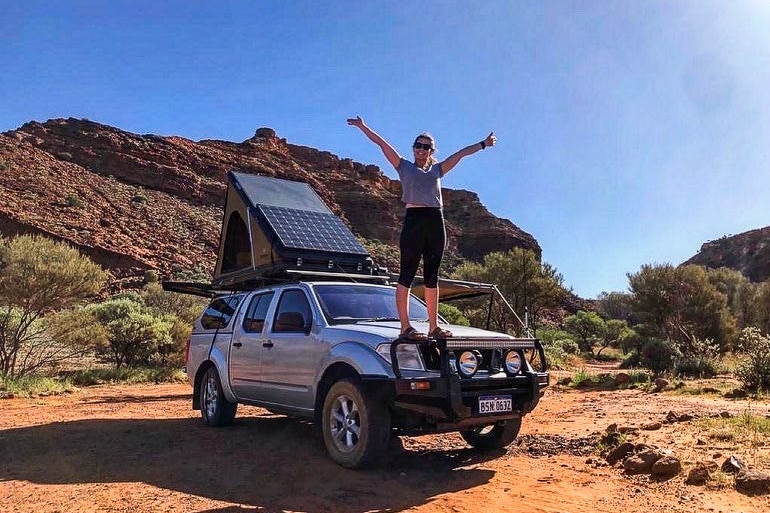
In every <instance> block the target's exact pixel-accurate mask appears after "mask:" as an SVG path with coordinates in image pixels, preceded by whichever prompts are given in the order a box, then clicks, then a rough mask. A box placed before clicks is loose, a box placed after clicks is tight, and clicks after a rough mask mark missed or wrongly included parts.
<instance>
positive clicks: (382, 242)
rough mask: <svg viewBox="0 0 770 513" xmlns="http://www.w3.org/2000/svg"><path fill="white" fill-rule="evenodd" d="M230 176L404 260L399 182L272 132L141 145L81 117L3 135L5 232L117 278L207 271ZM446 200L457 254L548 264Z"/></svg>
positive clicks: (524, 238) (501, 222)
mask: <svg viewBox="0 0 770 513" xmlns="http://www.w3.org/2000/svg"><path fill="white" fill-rule="evenodd" d="M233 169H239V170H243V171H247V172H252V173H260V174H264V175H268V176H275V177H278V178H285V179H289V180H300V181H304V182H307V183H308V184H310V185H311V186H312V187H313V189H314V190H315V191H316V192H317V193H318V194H319V196H321V198H322V199H323V200H324V201H325V202H326V203H327V205H329V207H330V208H331V209H332V210H333V211H334V212H335V213H336V214H338V215H340V216H341V217H342V218H343V219H344V220H345V221H346V222H347V223H348V224H349V225H350V226H351V228H352V230H353V232H354V233H356V234H357V235H359V236H360V237H362V238H365V239H368V240H370V241H379V243H378V248H379V251H378V253H379V255H380V258H381V259H383V260H386V262H385V263H386V264H387V265H389V266H390V267H391V268H392V267H393V264H394V262H397V258H393V257H394V256H395V257H397V254H398V250H397V246H398V235H399V227H400V221H401V218H402V216H403V206H402V204H401V201H400V196H401V189H400V184H399V182H397V181H394V180H391V179H389V178H388V177H387V176H385V175H384V174H383V173H382V172H381V171H380V170H379V168H378V167H377V166H373V165H364V164H360V163H358V162H354V161H352V160H350V159H344V158H342V159H341V158H339V157H337V156H336V155H334V154H332V153H329V152H326V151H320V150H317V149H314V148H309V147H305V146H299V145H294V144H289V143H287V142H286V140H285V139H282V138H279V137H278V135H277V134H276V133H275V131H274V130H273V129H271V128H266V127H263V128H259V129H257V131H256V133H255V134H254V136H253V137H251V138H249V139H247V140H245V141H243V142H240V143H237V142H229V141H219V140H202V141H198V142H195V141H191V140H188V139H185V138H182V137H176V136H168V137H164V136H158V135H153V134H145V135H138V134H133V133H129V132H125V131H123V130H119V129H117V128H114V127H110V126H107V125H103V124H100V123H95V122H93V121H89V120H85V119H74V118H69V119H52V120H49V121H47V122H45V123H39V122H35V121H32V122H29V123H26V124H24V125H23V126H21V127H19V128H18V129H16V130H12V131H9V132H5V133H2V134H0V234H3V235H12V234H16V233H44V234H46V235H49V236H51V237H54V238H56V239H59V240H64V241H67V242H69V243H71V244H73V245H75V246H76V247H78V248H79V249H80V250H81V251H83V252H84V253H86V254H88V255H89V256H91V257H92V258H94V260H96V261H97V262H99V263H100V264H102V265H103V266H105V267H107V268H109V269H110V270H111V271H112V272H113V274H115V275H116V276H136V275H139V274H143V273H144V272H145V271H146V270H147V269H158V270H159V271H161V273H162V274H164V275H168V274H170V273H172V272H173V271H176V270H192V271H196V272H202V273H210V272H211V271H212V270H213V267H214V262H215V259H216V249H217V246H218V244H219V235H220V225H221V220H222V205H223V203H224V195H225V191H226V174H227V171H229V170H233ZM444 199H445V215H446V218H447V234H448V250H449V251H450V253H451V254H454V255H456V256H460V257H463V258H469V259H474V260H479V259H481V258H483V256H484V255H486V254H487V253H489V252H491V251H505V250H508V249H511V248H514V247H521V248H526V249H529V250H532V251H534V252H535V253H536V254H538V255H540V246H539V245H538V243H537V241H536V240H535V238H534V237H532V236H531V235H530V234H528V233H526V232H524V231H523V230H521V229H520V228H518V227H517V226H516V225H514V224H513V223H512V222H510V221H508V220H506V219H500V218H498V217H495V216H494V215H492V214H491V213H490V212H489V211H488V210H487V209H486V208H485V207H484V206H483V205H482V204H481V201H480V199H479V197H478V195H476V194H474V193H472V192H468V191H462V190H459V191H458V190H451V189H445V190H444ZM388 248H390V249H388Z"/></svg>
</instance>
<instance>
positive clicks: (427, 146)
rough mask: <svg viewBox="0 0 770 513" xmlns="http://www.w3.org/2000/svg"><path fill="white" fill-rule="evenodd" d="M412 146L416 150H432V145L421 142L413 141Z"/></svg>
mask: <svg viewBox="0 0 770 513" xmlns="http://www.w3.org/2000/svg"><path fill="white" fill-rule="evenodd" d="M412 148H415V149H417V150H432V149H433V146H432V145H431V144H423V143H418V142H416V143H414V145H413V146H412Z"/></svg>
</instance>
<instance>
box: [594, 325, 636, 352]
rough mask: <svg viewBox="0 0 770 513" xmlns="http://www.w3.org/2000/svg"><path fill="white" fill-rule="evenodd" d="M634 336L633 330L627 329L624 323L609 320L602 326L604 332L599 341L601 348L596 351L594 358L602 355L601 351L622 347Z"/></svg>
mask: <svg viewBox="0 0 770 513" xmlns="http://www.w3.org/2000/svg"><path fill="white" fill-rule="evenodd" d="M634 334H635V333H634V330H632V329H631V328H629V327H628V324H627V323H626V321H620V320H618V319H610V320H609V321H607V322H605V324H604V332H603V333H602V336H601V338H600V339H599V343H600V344H601V347H600V348H599V351H597V353H596V356H597V357H599V355H601V354H602V351H604V350H605V349H607V348H608V347H621V346H624V345H625V344H624V343H625V342H626V341H628V340H630V339H631V338H632V337H633V336H634Z"/></svg>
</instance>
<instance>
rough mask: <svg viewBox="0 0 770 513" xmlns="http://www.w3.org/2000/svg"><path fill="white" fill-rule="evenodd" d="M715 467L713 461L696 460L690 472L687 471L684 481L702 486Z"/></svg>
mask: <svg viewBox="0 0 770 513" xmlns="http://www.w3.org/2000/svg"><path fill="white" fill-rule="evenodd" d="M716 469H717V464H716V462H715V461H701V462H698V463H697V464H696V465H695V466H694V467H693V468H692V469H690V472H688V473H687V479H685V481H684V482H685V483H686V484H689V485H696V486H703V485H705V484H706V483H707V482H708V480H709V478H710V477H711V474H712V473H713V472H714V471H715V470H716Z"/></svg>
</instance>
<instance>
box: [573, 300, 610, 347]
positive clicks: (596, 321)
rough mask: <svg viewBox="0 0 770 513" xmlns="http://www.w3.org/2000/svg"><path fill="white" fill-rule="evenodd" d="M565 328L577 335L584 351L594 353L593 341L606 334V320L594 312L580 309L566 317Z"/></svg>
mask: <svg viewBox="0 0 770 513" xmlns="http://www.w3.org/2000/svg"><path fill="white" fill-rule="evenodd" d="M563 322H564V329H565V330H566V331H567V332H568V333H571V334H572V335H574V336H575V338H576V339H577V341H578V345H579V346H580V350H581V351H583V352H584V353H591V354H593V347H592V346H593V343H594V342H595V341H596V340H598V339H600V338H601V337H602V336H604V332H605V329H606V326H605V323H604V320H602V318H601V317H599V315H598V314H596V313H594V312H586V311H583V310H579V311H578V313H576V314H575V315H569V316H567V317H565V318H564V321H563Z"/></svg>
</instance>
